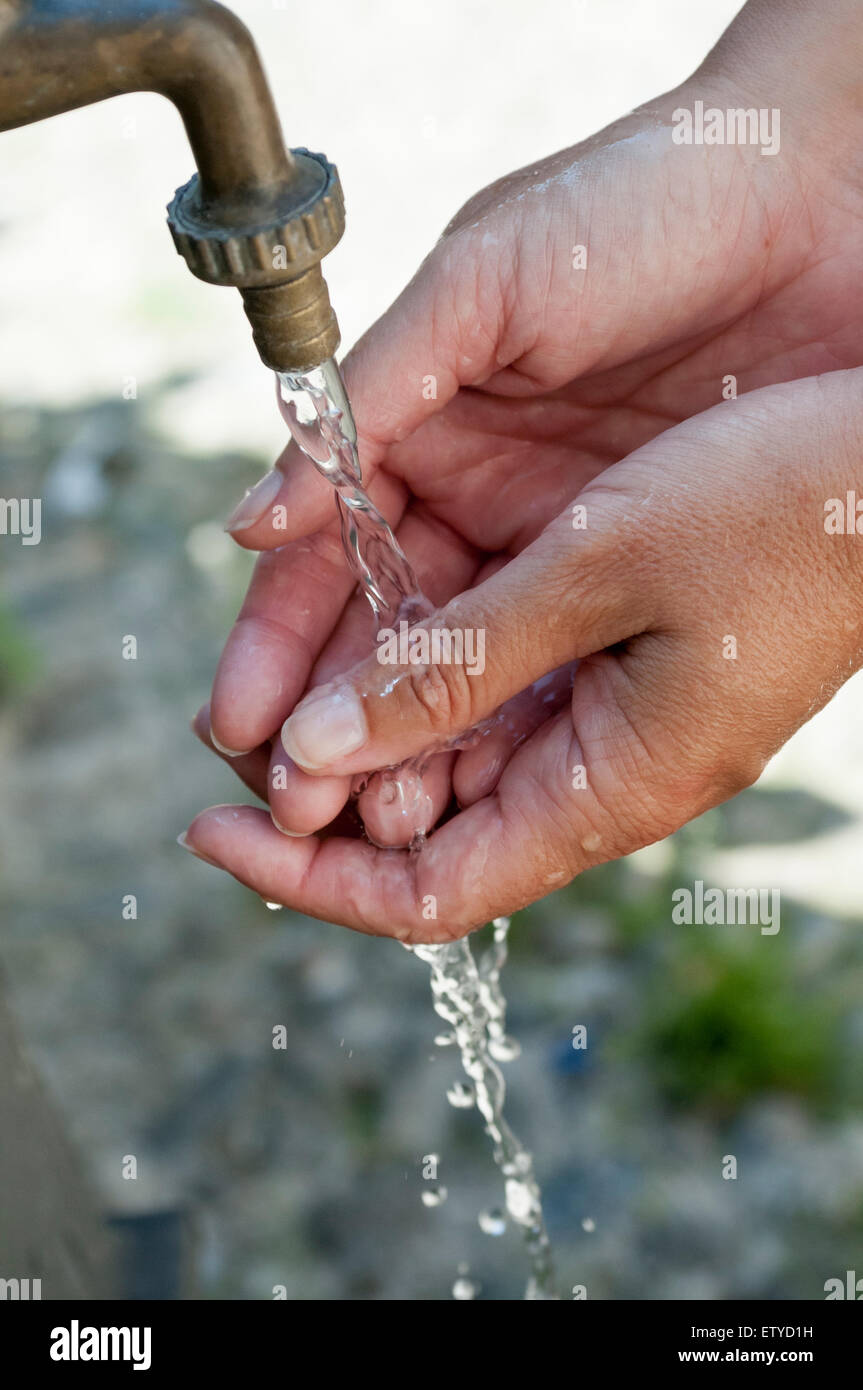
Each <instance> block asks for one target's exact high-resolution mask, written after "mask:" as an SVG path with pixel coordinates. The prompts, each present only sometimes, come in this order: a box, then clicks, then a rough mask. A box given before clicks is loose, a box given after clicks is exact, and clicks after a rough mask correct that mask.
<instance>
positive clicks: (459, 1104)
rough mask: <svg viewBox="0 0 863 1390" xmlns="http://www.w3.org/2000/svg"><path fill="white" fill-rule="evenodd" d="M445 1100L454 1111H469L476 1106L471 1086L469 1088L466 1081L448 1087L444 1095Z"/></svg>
mask: <svg viewBox="0 0 863 1390" xmlns="http://www.w3.org/2000/svg"><path fill="white" fill-rule="evenodd" d="M446 1098H447V1100H448V1101H449V1103H450V1105H454V1106H455V1108H456V1110H469V1109H470V1107H471V1106H472V1105H475V1104H476V1096H475V1095H474V1090H473V1086H469V1085H468V1084H467V1082H466V1081H456V1082H455V1083H454V1085H452V1086H450V1088H449V1090H448V1091H447V1093H446Z"/></svg>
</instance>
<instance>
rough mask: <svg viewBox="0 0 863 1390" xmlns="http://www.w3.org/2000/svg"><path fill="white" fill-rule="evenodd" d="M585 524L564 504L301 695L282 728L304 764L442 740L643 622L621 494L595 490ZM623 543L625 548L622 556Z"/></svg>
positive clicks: (397, 751) (327, 767)
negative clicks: (510, 555)
mask: <svg viewBox="0 0 863 1390" xmlns="http://www.w3.org/2000/svg"><path fill="white" fill-rule="evenodd" d="M596 497H597V500H596V501H595V502H593V503H592V504H591V529H590V530H578V531H576V530H574V529H573V524H572V517H571V515H570V513H569V512H566V513H564V514H563V515H562V516H560V517H558V518H557V519H556V520H555V521H554V522H552V523H551V524H550V525H549V526H548V527H546V529H545V530H544V531H543V532H542V534H541V535H540V536H539V537H538V539H537V540H536V541H534V542H533V544H532V545H530V546H528V547H527V548H526V549H525V550H523V551H522V552H521V553H520V554H519V555H518V556H517V557H516V558H515V559H514V560H512V561H510V563H509V564H508V565H506V566H505V567H504V568H503V569H501V570H498V571H497V573H496V574H494V575H492V576H491V577H490V578H489V579H487V580H485V581H484V582H483V583H482V584H479V585H478V586H477V587H476V588H475V589H470V590H468V591H467V592H466V593H464V594H461V595H459V596H458V597H457V598H455V599H453V600H452V601H451V602H450V603H448V604H447V605H446V606H445V607H444V608H442V609H441V610H440V611H439V612H438V613H437V614H435V615H434V616H432V617H431V618H428V619H426V621H425V622H423V623H420V624H417V626H416V627H413V628H410V629H408V628H407V625H406V624H402V625H401V628H400V629H399V630H395V631H392V630H386V629H385V630H383V631H382V632H381V633H379V634H378V646H377V651H376V652H375V654H374V655H372V656H370V657H369V658H367V659H366V660H365V661H363V662H361V663H360V664H359V665H357V666H355V667H353V668H352V669H351V670H349V671H347V672H345V673H343V674H342V675H340V676H339V677H337V678H336V679H335V680H333V681H330V682H329V683H328V684H327V685H324V686H321V687H319V688H318V689H316V690H313V691H312V692H311V693H310V694H309V695H307V696H306V698H305V699H304V700H302V701H301V702H300V703H299V704H298V705H297V707H296V709H295V710H294V712H293V714H292V715H291V717H290V718H289V719H288V720H287V721H286V722H285V724H284V726H283V729H282V741H283V743H284V746H285V750H286V752H287V753H288V755H289V756H290V757H291V758H292V759H293V761H294V762H295V763H297V764H298V765H299V766H300V767H302V768H304V769H305V770H306V771H307V772H311V773H315V772H327V773H336V774H343V773H355V772H368V771H371V770H372V769H374V768H380V767H390V766H393V765H395V764H398V763H401V762H403V761H404V760H405V759H406V758H409V757H412V756H415V755H416V754H419V753H422V752H424V751H425V750H427V749H429V748H435V747H441V746H442V745H444V744H446V743H448V742H450V741H451V740H452V739H453V738H455V737H456V736H458V735H459V734H462V733H464V732H466V731H467V730H468V729H471V728H473V727H474V725H476V724H477V723H479V722H480V721H481V720H483V719H486V718H487V717H488V716H489V715H491V714H493V713H494V712H495V711H496V710H497V709H498V708H499V707H500V706H501V705H502V704H503V703H504V702H505V701H506V700H509V699H510V698H511V697H512V696H514V695H517V694H518V693H519V692H520V691H522V690H524V689H526V688H527V687H528V686H530V685H531V684H532V683H533V682H534V681H535V680H538V679H539V677H541V676H544V675H546V674H547V673H548V672H549V671H552V670H555V669H556V668H557V667H558V666H563V665H564V664H566V663H567V662H569V661H571V660H573V659H575V658H578V657H582V656H587V655H589V654H590V653H592V652H596V651H600V650H601V649H602V648H604V647H607V646H610V645H611V644H613V643H615V642H621V641H624V640H625V639H626V638H627V637H631V636H633V635H634V634H635V633H636V632H642V631H644V629H645V627H647V626H648V625H649V623H650V620H651V612H650V609H649V606H648V605H649V603H650V586H649V585H647V584H645V583H644V582H643V581H642V580H640V579H639V577H638V573H637V570H638V566H637V565H636V564H634V563H633V559H632V550H633V549H634V547H628V546H626V535H625V531H626V520H629V525H630V528H631V527H632V525H633V524H634V523H633V522H632V520H631V516H630V518H627V519H624V521H623V535H622V534H621V528H622V521H621V517H620V515H619V513H620V510H621V509H620V506H619V501H620V499H619V498H618V497H616V496H615V495H614V494H613V493H608V494H605V493H602V492H601V491H600V492H598V493H597V494H596ZM627 551H628V552H629V553H628V555H627Z"/></svg>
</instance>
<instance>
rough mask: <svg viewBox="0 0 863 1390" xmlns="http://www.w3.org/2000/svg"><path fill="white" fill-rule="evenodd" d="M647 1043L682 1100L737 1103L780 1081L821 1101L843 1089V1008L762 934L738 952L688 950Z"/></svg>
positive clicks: (665, 1087) (670, 1091)
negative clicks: (839, 1011) (806, 986)
mask: <svg viewBox="0 0 863 1390" xmlns="http://www.w3.org/2000/svg"><path fill="white" fill-rule="evenodd" d="M771 944H772V943H771ZM640 1047H641V1050H642V1052H643V1053H644V1054H645V1055H646V1057H647V1059H648V1060H649V1061H650V1062H651V1063H652V1065H653V1068H654V1074H655V1079H656V1081H657V1084H658V1086H659V1088H660V1090H661V1091H662V1092H663V1093H664V1095H665V1096H666V1098H667V1099H668V1100H669V1101H671V1102H672V1103H674V1104H678V1105H682V1106H686V1107H691V1106H699V1105H704V1106H708V1107H711V1108H714V1109H718V1110H721V1111H729V1110H733V1109H736V1108H737V1107H738V1106H739V1105H740V1104H741V1103H742V1102H744V1101H746V1100H748V1099H749V1098H750V1097H753V1096H756V1095H759V1094H762V1093H765V1092H770V1091H784V1092H786V1093H793V1094H796V1095H800V1096H803V1097H805V1098H807V1099H808V1100H810V1101H812V1102H814V1103H816V1104H819V1105H820V1104H823V1103H825V1102H827V1101H829V1100H831V1099H832V1098H833V1096H832V1089H833V1078H834V1077H835V1076H836V1073H837V1067H838V1026H837V1019H836V1016H835V1013H834V1011H833V1009H832V1008H831V1007H830V1005H829V1003H827V1002H824V1001H822V1000H819V998H818V996H817V995H816V996H812V995H811V994H804V993H803V991H802V989H801V988H800V987H799V985H797V984H796V982H795V981H794V980H793V979H792V978H791V977H790V976H789V974H788V973H787V970H786V969H784V968H783V958H782V957H780V956H779V955H778V954H777V953H776V952H772V953H770V952H769V950H768V949H767V948H766V945H765V943H763V942H762V941H761V940H759V941H757V942H754V943H753V944H752V946H751V948H750V949H749V950H748V951H746V952H745V953H737V954H735V955H734V956H731V957H729V955H728V953H727V952H720V951H717V950H716V948H712V949H708V950H707V951H705V950H704V949H703V948H702V952H701V954H700V956H699V957H698V958H697V959H696V958H694V957H693V955H692V954H691V952H687V953H686V956H685V957H684V958H683V959H681V960H678V961H677V962H676V963H675V965H674V968H673V969H672V972H671V977H670V979H668V980H666V981H664V982H663V987H662V990H661V997H660V998H659V999H657V1000H656V1001H655V1005H654V1007H653V1008H650V1009H648V1010H647V1011H646V1014H645V1020H644V1024H643V1027H642V1030H641V1037H640Z"/></svg>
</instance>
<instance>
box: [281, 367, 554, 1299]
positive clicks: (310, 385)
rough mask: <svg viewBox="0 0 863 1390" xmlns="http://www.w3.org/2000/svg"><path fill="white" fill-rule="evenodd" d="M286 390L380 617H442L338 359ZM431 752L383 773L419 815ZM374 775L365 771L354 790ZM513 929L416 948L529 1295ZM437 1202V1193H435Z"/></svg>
mask: <svg viewBox="0 0 863 1390" xmlns="http://www.w3.org/2000/svg"><path fill="white" fill-rule="evenodd" d="M277 388H278V400H279V406H280V409H281V411H282V415H283V417H284V419H285V421H286V422H287V425H288V427H289V429H290V431H291V435H292V437H293V439H294V440H295V442H296V443H297V445H298V446H299V448H300V449H301V450H302V452H303V453H304V454H305V455H306V457H307V458H308V459H310V460H311V462H312V463H313V464H314V466H315V468H316V469H317V470H318V472H319V473H320V474H321V475H322V476H323V477H324V478H326V479H327V481H328V482H329V483H331V484H332V486H333V488H334V490H335V494H336V506H337V508H338V515H339V521H340V526H341V535H342V544H343V546H344V551H345V556H346V558H347V562H348V564H349V566H350V569H351V572H352V573H353V575H354V576H355V578H356V580H357V583H358V584H359V586H360V588H361V589H362V590H363V592H364V593H365V595H366V597H367V599H368V601H369V603H370V605H371V608H372V612H373V613H374V615H375V621H376V623H377V625H378V627H379V628H380V627H394V626H396V624H397V623H398V622H400V621H402V620H404V621H406V622H408V623H409V624H414V623H419V622H422V621H423V620H424V619H425V618H428V617H430V616H431V615H432V613H433V612H434V607H433V605H432V604H431V603H430V602H429V600H428V599H427V598H426V597H425V596H424V594H423V593H422V591H421V590H420V586H419V584H418V582H417V579H416V576H415V574H414V572H413V570H412V569H411V566H410V563H409V562H408V559H407V557H406V556H405V554H404V552H403V550H402V549H401V546H400V545H399V543H398V541H397V539H396V537H395V535H394V533H393V531H392V528H391V527H390V525H389V523H388V522H387V521H386V519H385V517H383V516H382V515H381V513H380V512H379V511H378V509H377V508H376V507H375V505H374V503H373V502H371V500H370V499H369V497H368V495H367V493H366V491H365V489H364V487H363V483H362V474H361V471H360V464H359V457H358V454H357V431H356V425H355V423H354V419H353V415H352V413H351V408H350V403H349V401H348V397H347V392H346V390H345V386H344V382H343V381H342V376H341V372H340V371H339V368H338V366H337V364H336V362H335V360H334V359H330V361H328V362H325V363H324V364H323V365H322V366H321V367H317V368H315V369H314V370H313V371H311V372H305V373H293V372H283V373H279V374H278V375H277ZM492 723H493V721H486V723H485V725H482V726H479V727H478V728H477V729H474V730H471V731H470V732H469V733H468V734H467V735H465V736H463V737H462V738H460V739H458V740H455V741H453V742H452V743H451V744H450V745H449V746H450V747H467V746H470V745H471V744H472V743H474V742H476V740H477V738H479V737H481V736H482V733H483V731H484V729H485V728H486V727H488V726H490V725H491V724H492ZM430 751H434V750H430ZM427 757H428V754H425V755H422V756H421V757H420V758H413V759H411V760H409V761H408V762H406V763H403V764H402V765H401V767H398V768H391V769H387V770H386V771H385V773H383V774H381V776H382V777H383V779H384V784H385V785H384V791H385V793H386V790H387V787H388V788H389V794H390V797H391V800H392V801H393V802H397V803H398V805H399V806H400V808H401V810H402V813H403V814H404V815H406V816H408V817H410V816H412V815H414V814H416V812H417V811H418V810H419V809H420V803H421V801H422V798H423V796H424V792H423V788H422V772H423V767H424V766H425V762H426V761H427ZM367 781H368V779H367V778H357V779H355V781H354V786H353V789H352V790H353V793H354V795H357V794H359V792H360V791H362V790H363V789H364V787H365V785H366V784H367ZM423 840H424V836H423V834H422V833H419V834H417V835H416V836H415V838H414V842H413V844H412V852H414V853H419V852H421V850H422V844H423ZM508 931H509V919H508V918H506V917H499V918H496V919H495V921H494V923H493V935H492V941H491V944H490V945H489V946H488V948H487V949H486V950H485V951H484V953H483V954H482V956H481V958H480V960H479V961H478V962H477V960H476V959H475V957H474V954H473V951H472V950H471V945H470V941H469V939H468V938H467V937H464V938H462V940H460V941H456V942H451V943H447V944H445V945H419V946H409V947H408V948H407V949H408V950H410V951H412V952H413V953H414V955H416V956H418V957H419V959H420V960H423V961H425V962H426V964H427V965H428V966H429V967H430V969H431V988H432V1000H433V1004H434V1008H435V1011H436V1013H437V1014H438V1015H439V1016H440V1017H441V1018H442V1019H444V1020H445V1022H446V1023H447V1024H448V1025H449V1028H448V1031H447V1032H446V1033H444V1034H439V1035H438V1036H437V1037H436V1038H435V1042H436V1044H437V1045H438V1046H439V1047H444V1046H449V1045H453V1044H455V1045H456V1046H457V1047H458V1050H459V1053H460V1057H461V1064H462V1068H463V1070H464V1072H465V1074H466V1076H467V1078H468V1080H467V1082H463V1081H460V1082H457V1083H455V1084H454V1085H453V1086H452V1087H451V1088H450V1089H449V1091H448V1092H447V1098H448V1099H449V1101H450V1103H451V1104H452V1105H454V1106H456V1107H457V1108H468V1107H473V1106H476V1108H477V1109H478V1110H479V1112H480V1114H481V1115H482V1118H483V1120H484V1122H485V1130H486V1133H487V1134H488V1136H489V1138H490V1139H491V1141H492V1151H493V1154H494V1161H495V1163H496V1164H497V1165H498V1167H499V1168H500V1170H501V1173H502V1174H503V1178H504V1193H505V1205H506V1211H507V1213H508V1214H509V1216H510V1218H511V1219H512V1221H513V1222H514V1223H515V1224H516V1225H517V1226H518V1227H520V1228H521V1230H522V1232H523V1234H524V1238H525V1244H526V1247H527V1251H528V1256H529V1261H530V1277H529V1279H528V1282H527V1288H526V1291H525V1298H527V1299H553V1298H556V1296H557V1295H556V1294H555V1291H554V1272H553V1266H552V1260H551V1249H550V1245H549V1240H548V1235H547V1233H546V1229H545V1222H544V1219H543V1212H542V1197H541V1193H540V1188H539V1184H538V1182H537V1180H536V1176H535V1174H534V1169H533V1159H532V1157H531V1155H530V1154H529V1153H528V1151H527V1150H526V1149H525V1148H524V1146H523V1145H522V1144H521V1142H520V1141H519V1140H518V1138H517V1137H516V1135H515V1134H514V1133H513V1131H512V1130H511V1129H510V1127H509V1125H508V1124H507V1122H506V1119H505V1118H504V1114H503V1108H504V1099H505V1096H506V1084H505V1082H504V1079H503V1073H502V1072H501V1069H500V1066H499V1063H505V1062H508V1061H512V1060H513V1059H514V1058H515V1057H517V1056H518V1055H519V1050H520V1049H519V1046H518V1043H517V1042H515V1040H514V1039H512V1038H510V1037H509V1036H508V1035H507V1033H506V1000H505V997H504V994H503V990H502V988H501V983H500V975H501V971H502V969H503V967H504V965H505V963H506V956H507V933H508ZM426 1195H428V1196H429V1197H431V1192H429V1193H428V1194H424V1196H423V1200H424V1201H426ZM441 1200H443V1199H441ZM434 1204H435V1203H434V1200H432V1202H429V1203H427V1205H434ZM484 1220H485V1223H486V1224H483V1222H484ZM501 1223H502V1224H501ZM480 1225H481V1226H482V1229H483V1230H485V1231H488V1232H489V1233H490V1234H502V1232H503V1230H504V1229H505V1226H506V1220H505V1218H504V1217H503V1215H502V1214H501V1213H494V1214H489V1213H483V1214H482V1215H481V1216H480ZM465 1276H466V1271H460V1274H459V1278H458V1279H457V1280H456V1281H455V1284H454V1285H453V1289H452V1294H453V1297H454V1298H456V1299H460V1300H467V1299H473V1298H475V1297H476V1294H477V1292H478V1286H477V1285H476V1284H475V1283H474V1282H473V1281H472V1280H470V1279H468V1278H466V1277H465Z"/></svg>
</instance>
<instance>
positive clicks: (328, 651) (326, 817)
mask: <svg viewBox="0 0 863 1390" xmlns="http://www.w3.org/2000/svg"><path fill="white" fill-rule="evenodd" d="M398 540H399V544H400V545H401V546H402V548H403V549H404V550H405V552H406V553H407V554H408V555H409V556H410V559H411V563H412V566H413V568H414V570H415V573H416V575H417V579H418V581H419V584H420V587H421V589H422V590H423V592H428V593H429V594H430V595H432V596H433V597H434V599H435V600H437V601H441V602H442V601H444V600H445V599H447V598H450V597H451V596H452V595H453V594H455V593H458V592H459V590H460V589H462V588H464V587H465V585H467V584H469V583H471V582H472V580H473V579H474V577H475V575H476V573H477V557H476V552H475V551H474V549H473V547H471V546H469V545H467V544H466V543H465V541H464V540H462V538H461V537H460V536H458V535H457V534H456V533H455V532H454V531H452V530H451V529H450V528H449V527H448V526H446V525H445V524H444V523H442V522H439V521H437V520H436V519H435V518H434V517H432V516H430V515H429V514H428V513H426V512H424V511H423V510H413V509H409V510H408V512H407V513H406V514H405V517H404V519H403V521H402V523H401V525H400V527H399V529H398ZM487 569H488V567H486V571H487ZM481 572H484V571H481ZM374 630H375V629H374V621H373V617H372V613H371V609H370V608H369V604H368V601H367V599H366V598H365V595H364V594H362V593H361V592H359V591H357V592H356V593H354V595H353V596H352V597H351V599H350V600H349V601H348V604H347V606H346V608H345V610H344V612H343V614H342V616H341V618H340V620H339V622H338V624H337V626H336V628H335V631H334V632H333V634H332V636H331V637H330V639H329V641H328V643H327V645H326V647H325V649H324V651H323V652H322V653H321V655H320V657H319V658H318V660H317V662H316V663H315V666H314V669H313V671H312V676H311V683H319V682H321V681H326V680H329V679H330V678H331V677H333V676H335V675H337V674H339V673H341V672H342V671H345V670H347V669H349V668H350V667H351V666H353V665H355V664H356V663H357V662H358V661H360V660H362V658H363V657H365V656H367V655H368V653H369V651H370V650H372V649H373V647H374ZM286 712H287V711H286ZM447 766H448V767H449V766H450V764H447ZM350 782H351V779H350V778H349V777H335V778H332V779H330V778H325V777H314V778H313V777H309V776H308V774H307V773H305V772H304V771H303V770H302V769H301V768H300V767H298V766H297V764H296V763H294V762H293V760H292V759H291V758H290V757H289V756H288V754H287V752H286V751H285V749H284V746H283V745H282V743H281V739H280V738H278V739H276V740H274V743H273V757H272V759H271V764H270V782H269V786H270V793H269V800H270V808H271V810H272V814H273V821H274V823H275V824H276V826H277V827H278V828H279V829H280V830H283V831H284V832H285V833H286V834H290V835H309V834H313V833H314V832H315V831H317V830H320V829H322V828H323V827H324V826H325V825H327V824H328V823H329V821H330V820H331V819H332V818H333V816H334V815H335V814H336V813H337V811H338V810H339V809H340V808H341V807H342V806H343V805H344V804H345V802H346V800H347V798H348V796H349V793H350ZM429 795H430V798H431V799H430V803H429V804H430V806H431V807H432V808H433V809H434V819H435V820H436V819H437V817H438V816H439V815H440V814H441V812H442V811H443V810H444V808H445V807H446V805H447V803H448V801H449V798H450V789H449V786H446V787H444V786H443V783H442V778H441V777H440V776H439V775H436V776H435V777H434V778H433V779H432V782H431V784H430V791H429ZM376 804H377V798H376V794H375V790H374V789H372V791H371V792H370V794H369V796H368V797H367V798H366V799H365V801H364V802H363V805H364V806H365V807H366V808H367V809H368V810H369V813H370V815H371V816H372V820H373V825H374V827H375V828H373V829H370V831H369V833H370V834H371V835H372V838H373V839H375V840H376V841H377V842H378V843H385V842H387V838H386V837H387V834H388V831H387V829H386V827H387V825H389V824H391V823H393V821H394V813H393V809H392V808H389V809H387V810H386V811H385V812H384V813H383V818H382V819H381V818H376V817H375V810H374V808H375V806H376ZM432 823H433V822H432ZM398 827H399V828H398V834H397V838H396V840H395V841H393V843H405V844H407V843H409V841H410V836H408V837H407V839H406V840H401V839H400V838H399V836H400V835H402V834H403V833H404V829H403V827H404V820H403V819H402V820H401V821H399V822H398ZM392 828H393V833H394V834H395V833H396V825H395V824H393V826H392ZM424 828H425V829H428V828H429V826H424Z"/></svg>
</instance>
